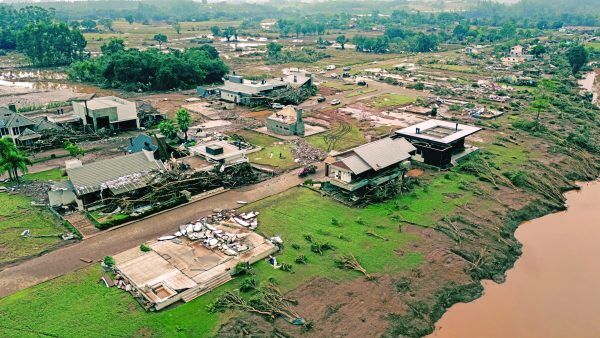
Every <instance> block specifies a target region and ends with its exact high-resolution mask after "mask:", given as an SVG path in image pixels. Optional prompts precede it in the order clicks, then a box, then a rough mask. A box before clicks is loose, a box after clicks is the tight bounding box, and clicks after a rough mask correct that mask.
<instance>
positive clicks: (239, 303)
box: [209, 283, 304, 325]
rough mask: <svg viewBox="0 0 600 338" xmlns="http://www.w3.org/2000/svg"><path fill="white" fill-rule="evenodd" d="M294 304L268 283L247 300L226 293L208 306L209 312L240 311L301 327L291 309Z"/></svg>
mask: <svg viewBox="0 0 600 338" xmlns="http://www.w3.org/2000/svg"><path fill="white" fill-rule="evenodd" d="M296 304H297V301H296V300H294V299H289V298H286V297H285V296H284V295H283V294H282V293H281V291H280V290H279V288H277V287H276V286H275V285H273V284H271V283H269V284H267V285H265V286H263V287H260V288H258V289H256V292H254V294H253V295H252V296H251V297H250V298H249V299H246V298H244V297H242V296H241V295H240V293H239V292H237V291H227V292H225V293H223V294H222V295H221V296H220V297H219V298H218V299H217V300H216V301H215V302H214V303H212V304H211V305H210V306H209V310H210V311H211V312H225V311H227V310H240V311H246V312H250V313H254V314H258V315H261V316H264V317H266V318H267V319H269V320H273V319H275V318H278V317H281V318H283V319H285V320H287V321H288V322H290V323H292V324H295V325H303V324H304V319H302V317H301V316H300V314H298V312H296V311H295V310H294V309H293V307H292V306H294V305H296Z"/></svg>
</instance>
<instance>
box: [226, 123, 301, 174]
mask: <svg viewBox="0 0 600 338" xmlns="http://www.w3.org/2000/svg"><path fill="white" fill-rule="evenodd" d="M236 134H238V135H240V136H242V137H244V139H246V141H248V142H250V143H252V144H254V145H257V146H259V147H262V148H263V149H262V150H261V151H258V152H256V153H252V154H249V155H248V159H249V160H250V162H252V163H256V164H262V165H268V166H271V167H276V168H279V169H282V170H286V169H291V168H295V167H297V166H298V164H297V163H296V162H294V156H292V148H291V147H290V146H289V145H288V144H285V143H283V142H282V141H281V140H280V139H278V138H275V137H273V136H269V135H265V134H262V133H258V132H255V131H251V130H239V131H237V132H236ZM279 154H281V157H280V156H279Z"/></svg>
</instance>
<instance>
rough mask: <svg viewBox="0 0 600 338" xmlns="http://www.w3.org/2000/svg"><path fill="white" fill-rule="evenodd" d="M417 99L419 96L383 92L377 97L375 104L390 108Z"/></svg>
mask: <svg viewBox="0 0 600 338" xmlns="http://www.w3.org/2000/svg"><path fill="white" fill-rule="evenodd" d="M416 100H417V98H416V97H414V96H406V95H400V94H383V95H379V96H377V97H376V98H375V101H374V105H375V107H377V108H388V107H394V106H401V105H405V104H409V103H413V102H415V101H416Z"/></svg>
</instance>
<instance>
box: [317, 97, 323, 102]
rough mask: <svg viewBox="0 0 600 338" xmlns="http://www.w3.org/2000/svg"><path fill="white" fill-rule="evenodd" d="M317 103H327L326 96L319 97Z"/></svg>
mask: <svg viewBox="0 0 600 338" xmlns="http://www.w3.org/2000/svg"><path fill="white" fill-rule="evenodd" d="M317 102H319V103H320V102H325V96H319V97H317Z"/></svg>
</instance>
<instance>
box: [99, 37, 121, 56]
mask: <svg viewBox="0 0 600 338" xmlns="http://www.w3.org/2000/svg"><path fill="white" fill-rule="evenodd" d="M100 50H101V51H102V54H104V55H109V54H114V53H118V52H121V51H124V50H125V41H124V40H123V39H119V38H110V40H109V41H108V42H107V43H105V44H103V45H102V46H100Z"/></svg>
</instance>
